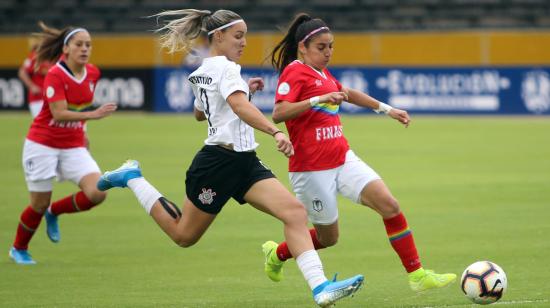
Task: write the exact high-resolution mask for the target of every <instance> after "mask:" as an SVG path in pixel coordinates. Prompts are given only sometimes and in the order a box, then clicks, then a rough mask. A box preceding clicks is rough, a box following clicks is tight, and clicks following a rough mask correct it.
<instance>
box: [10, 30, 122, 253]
mask: <svg viewBox="0 0 550 308" xmlns="http://www.w3.org/2000/svg"><path fill="white" fill-rule="evenodd" d="M41 27H42V30H43V32H42V36H43V37H42V42H41V45H40V47H39V49H38V52H37V61H38V63H42V62H44V61H50V62H53V61H56V60H57V59H59V58H60V57H61V56H62V55H63V60H60V61H58V62H57V63H56V64H55V65H54V66H53V67H52V68H51V69H50V70H49V72H48V74H47V75H46V79H45V80H44V90H43V99H44V106H43V108H42V109H41V111H40V113H39V114H38V115H37V116H36V118H34V120H33V122H32V124H31V127H30V130H29V133H28V134H27V138H26V140H25V144H24V147H23V169H24V171H25V180H26V182H27V187H28V189H29V192H30V199H31V203H30V205H29V206H27V207H26V208H25V209H24V210H23V213H22V214H21V219H20V222H19V225H18V227H17V231H16V235H15V241H14V243H13V247H12V248H11V249H10V251H9V255H10V257H11V258H12V259H13V260H14V261H15V262H16V263H17V264H34V263H36V262H35V261H34V260H33V259H32V257H31V255H30V254H29V253H28V245H29V242H30V240H31V238H32V236H33V235H34V232H35V231H36V229H37V228H38V226H39V224H40V222H41V220H42V216H45V218H46V223H47V228H46V231H47V234H48V237H49V238H50V240H51V241H52V242H59V240H60V233H59V226H58V216H59V215H61V214H65V213H76V212H82V211H87V210H89V209H91V208H92V207H94V206H96V205H98V204H99V203H101V202H103V200H104V199H105V197H106V193H105V192H103V191H99V190H98V189H97V187H96V185H97V181H98V179H99V177H100V176H101V171H100V169H99V167H98V165H97V163H96V162H95V160H94V159H93V158H92V156H91V155H90V153H89V152H88V150H87V149H86V147H85V136H84V129H83V128H84V125H85V122H86V120H96V119H101V118H104V117H106V116H109V115H110V114H111V113H113V112H114V111H115V110H116V105H115V104H112V103H109V104H105V105H103V106H101V107H99V108H98V109H95V110H91V107H92V100H93V97H94V89H95V86H96V84H97V81H98V79H99V75H100V72H99V69H98V68H97V67H95V66H94V65H92V64H90V63H88V60H89V58H90V55H91V51H92V45H91V44H92V42H91V38H90V34H89V33H88V31H87V30H86V29H83V28H76V29H73V28H65V29H63V30H57V29H54V28H49V27H47V26H46V25H44V24H41ZM56 176H57V178H58V179H59V180H69V181H71V182H73V183H75V184H76V185H78V186H79V188H80V189H81V190H80V191H78V192H76V193H74V194H72V195H69V196H67V197H65V198H62V199H60V200H57V201H54V202H53V203H51V204H50V200H51V195H52V185H53V179H54V178H55V177H56Z"/></svg>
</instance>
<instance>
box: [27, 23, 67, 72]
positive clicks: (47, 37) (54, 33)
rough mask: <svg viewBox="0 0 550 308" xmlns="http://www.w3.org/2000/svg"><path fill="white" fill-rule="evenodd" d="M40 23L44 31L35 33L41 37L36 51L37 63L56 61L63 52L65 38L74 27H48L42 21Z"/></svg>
mask: <svg viewBox="0 0 550 308" xmlns="http://www.w3.org/2000/svg"><path fill="white" fill-rule="evenodd" d="M38 25H39V26H40V28H41V29H42V32H41V33H36V34H35V35H36V36H39V37H40V45H39V46H38V50H37V52H36V54H37V55H36V59H37V65H39V64H40V63H42V62H55V61H57V60H58V59H59V57H60V56H61V54H63V40H64V39H65V35H67V33H69V32H70V31H71V30H72V28H65V29H63V30H59V29H55V28H51V27H48V26H46V24H44V23H43V22H41V21H40V22H39V23H38Z"/></svg>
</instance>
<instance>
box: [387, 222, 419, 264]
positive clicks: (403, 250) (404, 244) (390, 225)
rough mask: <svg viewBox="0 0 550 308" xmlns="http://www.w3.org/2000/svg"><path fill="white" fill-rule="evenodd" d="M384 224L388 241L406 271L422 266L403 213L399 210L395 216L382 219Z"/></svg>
mask: <svg viewBox="0 0 550 308" xmlns="http://www.w3.org/2000/svg"><path fill="white" fill-rule="evenodd" d="M384 225H385V226H386V233H388V237H389V238H390V243H391V245H392V247H393V249H394V250H395V252H397V254H398V255H399V258H400V259H401V263H403V266H404V267H405V269H406V270H407V273H410V272H414V271H415V270H417V269H419V268H420V267H422V264H420V258H419V257H418V252H417V251H416V246H415V245H414V238H413V236H412V232H411V230H409V226H408V225H407V220H406V219H405V216H404V215H403V213H402V212H400V213H399V214H398V215H397V216H395V217H392V218H388V219H384Z"/></svg>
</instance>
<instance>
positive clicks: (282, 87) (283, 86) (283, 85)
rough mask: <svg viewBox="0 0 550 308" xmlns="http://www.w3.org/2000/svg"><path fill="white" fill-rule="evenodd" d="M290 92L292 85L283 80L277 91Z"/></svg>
mask: <svg viewBox="0 0 550 308" xmlns="http://www.w3.org/2000/svg"><path fill="white" fill-rule="evenodd" d="M289 92H290V85H289V84H288V83H286V82H283V83H281V84H280V85H279V88H278V89H277V93H278V94H280V95H287V94H288V93H289Z"/></svg>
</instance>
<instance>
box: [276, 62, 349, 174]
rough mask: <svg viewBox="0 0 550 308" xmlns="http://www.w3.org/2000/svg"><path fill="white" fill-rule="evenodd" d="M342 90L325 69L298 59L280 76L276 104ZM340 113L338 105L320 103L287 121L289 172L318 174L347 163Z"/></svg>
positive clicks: (295, 101)
mask: <svg viewBox="0 0 550 308" xmlns="http://www.w3.org/2000/svg"><path fill="white" fill-rule="evenodd" d="M341 90H342V85H341V84H340V83H339V82H338V80H336V78H334V76H332V74H330V72H329V71H328V70H327V69H326V68H325V69H324V70H323V71H322V72H319V71H317V70H315V69H314V68H312V67H310V66H308V65H306V64H304V63H302V62H300V61H298V60H296V61H294V62H292V63H290V64H289V65H288V66H287V67H286V68H285V69H284V70H283V72H282V73H281V76H280V77H279V82H278V85H277V94H276V96H275V103H279V102H281V101H287V102H290V103H297V102H301V101H304V100H307V99H309V98H311V97H314V96H321V95H324V94H327V93H330V92H337V91H341ZM338 110H339V106H338V105H331V104H327V103H320V104H317V105H316V106H314V107H313V108H311V109H310V110H308V111H305V112H303V113H302V114H300V115H299V116H298V117H296V118H294V119H291V120H287V121H285V125H286V128H287V130H288V133H289V135H290V141H292V144H293V146H294V155H293V156H291V157H290V160H289V171H291V172H303V171H319V170H326V169H332V168H336V167H338V166H341V165H342V164H344V162H345V159H346V152H347V151H348V149H349V145H348V141H347V140H346V138H345V137H344V134H343V132H342V124H341V123H340V117H339V116H338Z"/></svg>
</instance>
